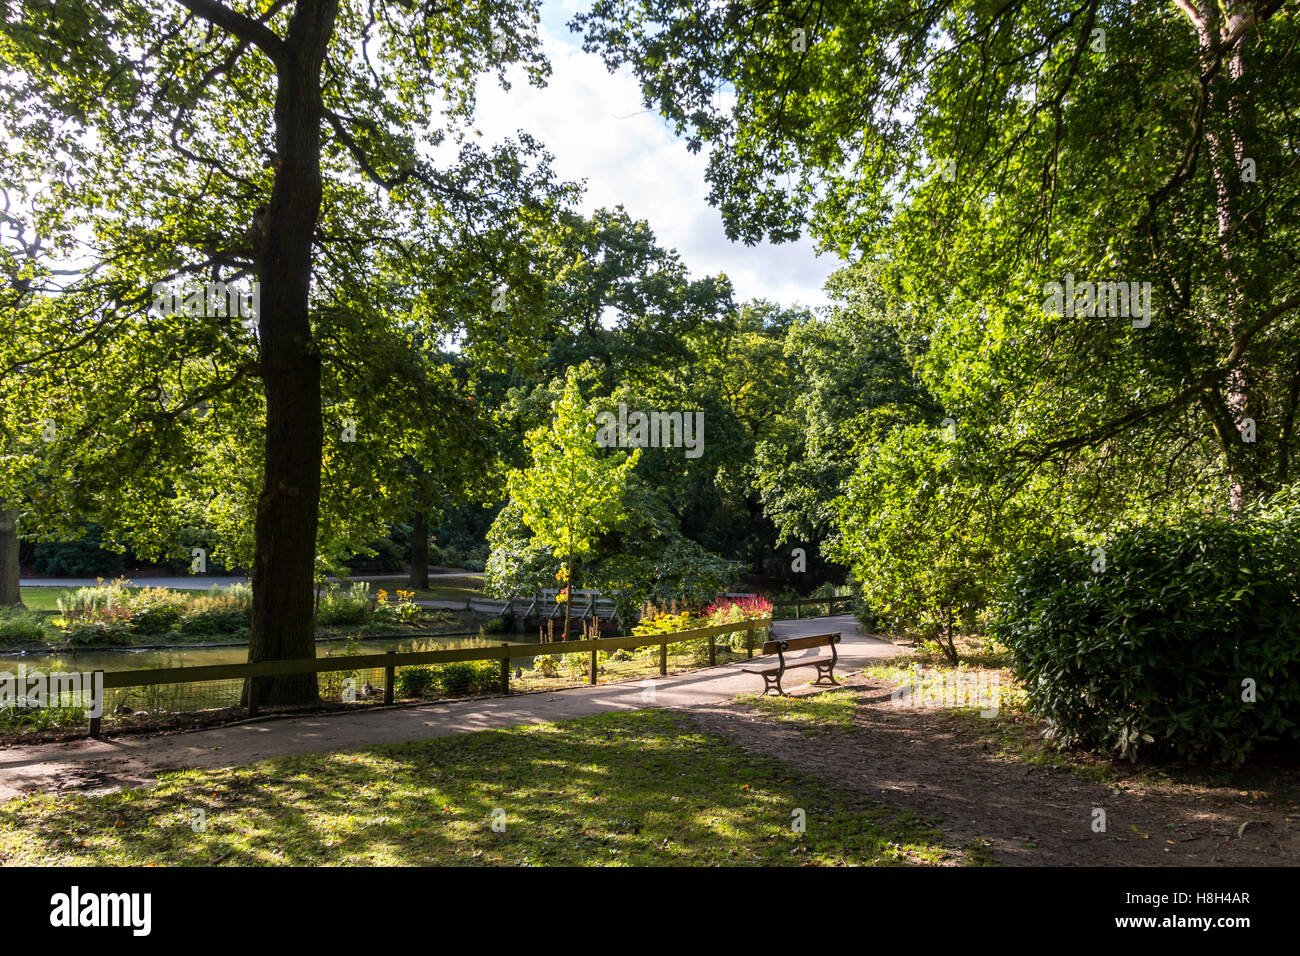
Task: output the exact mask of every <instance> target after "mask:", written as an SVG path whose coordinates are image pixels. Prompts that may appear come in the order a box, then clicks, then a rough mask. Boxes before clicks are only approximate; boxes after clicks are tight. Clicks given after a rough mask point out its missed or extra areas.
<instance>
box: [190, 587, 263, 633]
mask: <svg viewBox="0 0 1300 956" xmlns="http://www.w3.org/2000/svg"><path fill="white" fill-rule="evenodd" d="M252 619H253V612H252V608H250V607H249V606H248V605H246V604H244V603H243V602H241V601H239V600H237V599H235V598H231V597H226V596H220V597H215V596H212V595H204V596H202V597H197V598H194V599H193V600H192V601H190V603H189V606H188V607H187V608H186V609H185V612H184V613H183V614H182V615H181V617H180V621H179V622H178V624H177V628H176V629H177V630H178V631H180V632H181V633H182V634H188V635H191V636H195V635H201V634H212V635H230V636H237V635H242V633H243V632H244V631H245V630H247V629H248V627H249V626H250V625H251V624H252Z"/></svg>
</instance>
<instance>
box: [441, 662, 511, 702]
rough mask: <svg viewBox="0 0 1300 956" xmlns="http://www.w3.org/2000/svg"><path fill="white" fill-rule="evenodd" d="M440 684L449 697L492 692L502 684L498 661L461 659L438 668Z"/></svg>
mask: <svg viewBox="0 0 1300 956" xmlns="http://www.w3.org/2000/svg"><path fill="white" fill-rule="evenodd" d="M437 678H438V684H439V686H440V687H441V688H442V691H443V693H445V694H446V695H447V696H448V697H466V696H470V695H474V694H490V693H492V692H493V691H495V690H498V689H500V686H501V665H500V663H498V662H497V661H461V662H457V663H454V664H443V665H442V666H440V667H438V668H437Z"/></svg>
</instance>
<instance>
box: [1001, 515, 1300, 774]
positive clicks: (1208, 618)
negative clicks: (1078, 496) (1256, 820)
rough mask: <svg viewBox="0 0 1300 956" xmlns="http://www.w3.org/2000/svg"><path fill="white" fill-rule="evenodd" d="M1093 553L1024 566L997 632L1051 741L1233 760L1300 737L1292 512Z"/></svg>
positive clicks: (1299, 527)
mask: <svg viewBox="0 0 1300 956" xmlns="http://www.w3.org/2000/svg"><path fill="white" fill-rule="evenodd" d="M1100 547H1101V548H1102V549H1103V550H1104V562H1105V563H1104V570H1095V569H1100V568H1102V567H1103V565H1102V564H1101V559H1102V555H1101V553H1100V552H1097V551H1095V550H1094V549H1093V548H1091V547H1089V548H1085V547H1083V546H1081V545H1078V544H1059V545H1057V546H1055V547H1053V548H1050V549H1047V550H1044V551H1043V552H1042V553H1040V554H1038V555H1037V556H1035V557H1033V558H1031V559H1029V560H1027V561H1025V562H1024V563H1023V564H1022V565H1021V566H1020V567H1019V569H1018V571H1017V573H1016V576H1015V579H1014V583H1013V585H1012V588H1011V591H1010V595H1009V598H1008V600H1007V602H1006V604H1005V606H1004V607H1003V608H1002V609H1001V611H1000V614H999V616H998V619H997V621H996V623H995V626H994V633H995V635H996V636H997V637H998V639H1000V640H1001V641H1002V642H1003V643H1004V644H1006V645H1007V646H1008V647H1010V648H1011V649H1012V651H1013V652H1014V654H1015V671H1016V674H1017V677H1018V679H1019V680H1020V682H1021V683H1022V684H1023V685H1024V687H1025V691H1026V694H1027V696H1028V702H1029V706H1030V708H1031V710H1032V711H1033V712H1034V713H1036V714H1038V715H1039V716H1041V717H1043V718H1045V719H1046V720H1047V721H1048V722H1049V726H1050V733H1051V735H1052V736H1053V738H1054V739H1056V740H1057V741H1058V742H1060V743H1061V744H1063V745H1080V746H1085V747H1096V748H1104V749H1107V750H1112V751H1114V752H1116V753H1118V754H1119V755H1120V756H1123V757H1130V758H1131V757H1135V756H1136V755H1137V754H1138V753H1139V752H1146V751H1148V750H1149V751H1152V752H1154V753H1156V754H1168V753H1172V754H1176V755H1178V756H1182V757H1190V758H1194V757H1210V758H1213V759H1215V760H1220V761H1226V762H1234V763H1235V762H1240V761H1242V760H1244V759H1245V758H1246V756H1247V755H1248V754H1249V753H1250V752H1251V750H1252V749H1254V748H1255V747H1256V746H1257V745H1259V744H1261V743H1264V742H1273V741H1295V740H1297V739H1298V738H1300V732H1298V730H1297V728H1300V510H1295V509H1292V510H1290V511H1289V512H1281V513H1279V512H1259V513H1256V514H1253V515H1251V516H1249V517H1247V518H1243V519H1240V520H1237V521H1228V520H1217V519H1205V520H1200V521H1194V522H1187V523H1184V524H1181V525H1175V526H1159V525H1154V526H1149V527H1139V528H1135V529H1133V530H1131V531H1125V532H1121V533H1117V534H1114V535H1112V536H1110V537H1108V538H1106V539H1105V540H1103V541H1102V542H1101V543H1100ZM1247 681H1250V682H1253V685H1254V700H1253V701H1248V700H1244V699H1243V697H1247V696H1249V695H1248V694H1247V691H1246V690H1245V689H1243V684H1244V682H1247Z"/></svg>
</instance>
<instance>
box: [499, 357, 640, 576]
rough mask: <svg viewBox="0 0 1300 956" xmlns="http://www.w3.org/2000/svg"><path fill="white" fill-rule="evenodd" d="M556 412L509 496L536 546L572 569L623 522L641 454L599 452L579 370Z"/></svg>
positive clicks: (514, 477) (535, 437) (536, 433)
mask: <svg viewBox="0 0 1300 956" xmlns="http://www.w3.org/2000/svg"><path fill="white" fill-rule="evenodd" d="M553 411H554V414H555V419H554V422H553V423H552V424H551V425H549V426H548V425H543V426H540V427H538V428H536V429H534V430H533V431H531V432H529V434H528V439H527V446H528V452H529V455H530V456H531V458H532V464H531V466H530V467H529V468H527V469H525V470H523V471H517V472H514V473H512V474H511V476H510V481H509V484H510V498H511V501H513V502H514V503H516V504H517V505H518V507H519V515H520V518H521V519H522V520H523V522H524V524H525V525H527V526H528V528H529V529H531V531H532V532H533V540H534V541H535V542H536V544H537V546H539V547H540V548H542V549H544V550H546V551H549V552H550V553H551V554H552V555H553V556H555V557H556V558H558V559H560V560H561V561H564V562H565V566H566V567H567V568H568V569H569V572H570V573H572V572H573V565H574V563H575V562H577V561H580V560H582V559H583V558H585V557H586V556H587V555H588V554H589V553H590V552H591V549H592V546H593V545H594V543H595V539H596V536H597V535H599V534H601V533H604V532H608V531H610V530H613V529H614V528H616V527H617V526H618V525H620V524H621V523H622V520H623V512H622V508H621V506H622V504H623V493H624V489H625V488H626V486H627V480H628V475H629V474H630V473H631V471H632V469H633V468H635V467H636V463H637V460H638V459H639V458H640V454H641V453H640V449H635V450H633V451H632V453H631V454H629V455H623V454H619V453H612V454H601V453H600V452H599V450H598V448H597V446H596V420H595V415H594V414H593V412H592V410H591V408H590V407H589V406H588V405H587V404H586V402H584V401H583V399H582V394H581V392H580V391H579V388H578V375H577V369H574V368H571V369H569V372H568V374H567V375H566V376H565V380H564V390H563V392H562V393H561V395H560V398H559V400H558V401H557V402H556V403H555V406H554V408H553ZM566 580H570V579H568V578H566ZM570 583H574V582H572V581H570Z"/></svg>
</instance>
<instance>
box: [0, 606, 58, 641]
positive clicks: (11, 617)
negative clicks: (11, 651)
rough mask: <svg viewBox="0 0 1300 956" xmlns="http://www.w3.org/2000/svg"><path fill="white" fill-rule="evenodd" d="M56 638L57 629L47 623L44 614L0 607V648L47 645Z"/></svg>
mask: <svg viewBox="0 0 1300 956" xmlns="http://www.w3.org/2000/svg"><path fill="white" fill-rule="evenodd" d="M57 637H58V630H57V628H55V627H54V626H52V625H51V624H49V623H47V621H46V618H45V615H44V614H41V613H38V612H36V611H26V610H23V609H22V608H14V607H0V647H22V646H24V645H27V644H47V643H50V642H52V641H54V640H55V639H56V638H57Z"/></svg>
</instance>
